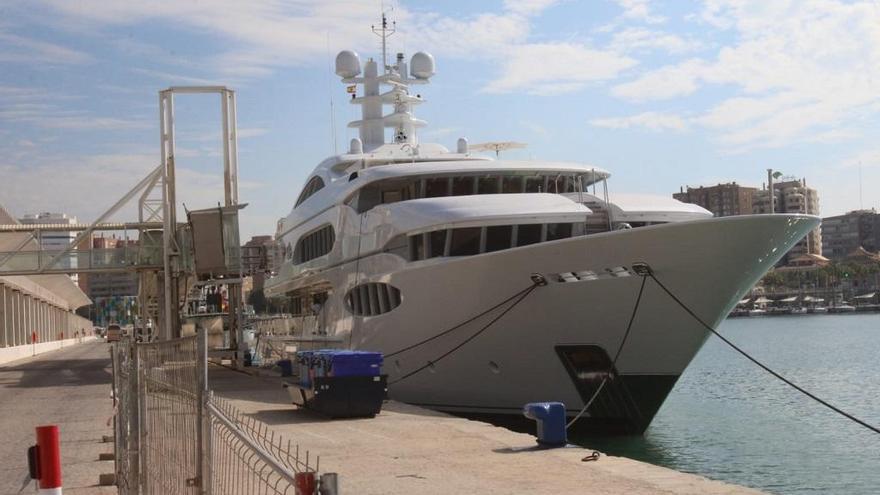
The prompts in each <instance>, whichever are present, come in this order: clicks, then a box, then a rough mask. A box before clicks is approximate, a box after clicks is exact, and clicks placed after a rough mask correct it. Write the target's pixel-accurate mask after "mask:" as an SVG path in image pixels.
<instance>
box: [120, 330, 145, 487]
mask: <svg viewBox="0 0 880 495" xmlns="http://www.w3.org/2000/svg"><path fill="white" fill-rule="evenodd" d="M124 342H125V345H126V346H128V348H129V353H130V354H129V358H130V359H129V362H130V363H131V369H130V370H129V372H128V383H127V384H126V385H127V386H128V387H129V391H128V399H129V407H130V408H131V420H130V421H131V422H130V423H129V439H128V442H129V445H128V455H129V458H128V468H129V470H130V472H131V477H130V479H129V483H130V484H129V487H134V489H135V490H136V491H137V493H143V492H142V491H141V476H140V474H141V473H140V471H141V469H140V468H141V455H140V454H141V417H140V416H141V414H140V413H141V411H140V407H141V402H143V401H142V400H141V397H140V384H139V382H140V369H141V366H140V356H139V355H138V349H137V348H136V347H135V345H134V343H133V342H132V341H131V340H130V339H125V340H124ZM132 430H133V431H132Z"/></svg>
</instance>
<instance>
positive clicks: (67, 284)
mask: <svg viewBox="0 0 880 495" xmlns="http://www.w3.org/2000/svg"><path fill="white" fill-rule="evenodd" d="M0 223H2V224H17V223H19V222H18V220H16V219H15V217H13V216H12V215H11V214H9V212H8V211H6V209H5V208H3V207H2V206H0ZM29 236H30V234H26V233H23V232H22V233H0V252H10V251H15V249H16V248H17V247H19V246H20V245H21V243H22V242H25V240H26V239H27V238H28V237H29ZM22 250H23V251H36V250H37V243H36V241H34V240H33V239H31V240H29V241H27V243H26V245H25V246H24V248H23V249H22ZM0 275H2V271H0ZM2 278H4V279H6V280H7V282H8V283H10V284H13V285H16V286H19V287H21V288H23V290H27V291H29V292H40V293H39V294H35V295H38V296H40V297H45V298H46V299H52V300H53V302H55V303H58V304H59V305H61V306H65V305H66V306H67V308H68V309H76V308H79V307H80V306H85V305H88V304H91V302H92V301H91V300H90V299H89V298H88V296H86V294H85V293H84V292H83V291H82V290H80V288H79V286H77V285H76V284H75V283H73V280H71V279H70V277H68V276H67V275H31V276H27V277H23V276H9V277H2ZM31 284H33V286H32V285H31ZM36 286H39V288H40V289H43V290H46V291H48V292H49V293H51V294H52V296H54V297H52V296H49V295H48V294H43V293H42V291H41V290H40V289H37V287H36ZM55 298H60V299H61V300H62V301H63V303H62V301H57V300H55Z"/></svg>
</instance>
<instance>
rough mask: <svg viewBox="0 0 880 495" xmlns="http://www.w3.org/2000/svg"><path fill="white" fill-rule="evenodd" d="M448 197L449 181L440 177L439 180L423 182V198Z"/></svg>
mask: <svg viewBox="0 0 880 495" xmlns="http://www.w3.org/2000/svg"><path fill="white" fill-rule="evenodd" d="M448 195H449V179H448V178H446V177H441V178H439V179H427V180H425V197H426V198H436V197H440V196H448Z"/></svg>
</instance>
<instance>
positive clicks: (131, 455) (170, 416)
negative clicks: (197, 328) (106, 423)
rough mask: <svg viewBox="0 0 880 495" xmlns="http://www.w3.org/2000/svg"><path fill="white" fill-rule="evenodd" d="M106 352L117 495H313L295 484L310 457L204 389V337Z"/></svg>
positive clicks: (307, 470)
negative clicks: (109, 367) (109, 359)
mask: <svg viewBox="0 0 880 495" xmlns="http://www.w3.org/2000/svg"><path fill="white" fill-rule="evenodd" d="M111 352H112V356H113V359H112V364H113V397H114V402H115V404H114V407H115V411H116V414H115V417H114V421H115V442H116V443H115V450H116V455H115V458H116V475H117V486H118V489H119V493H121V494H123V495H128V494H163V495H164V494H169V495H175V494H186V495H200V494H223V495H227V494H228V495H236V494H294V493H295V494H297V495H298V494H303V495H305V494H307V493H308V494H311V493H316V491H315V490H317V489H318V483H312V484H311V485H308V484H306V485H302V484H301V481H300V480H301V479H305V478H308V479H312V480H317V479H318V478H317V473H318V468H319V463H320V460H319V459H318V458H316V457H313V456H311V455H310V453H309V452H307V451H305V450H302V453H301V450H300V448H299V446H298V445H296V444H293V443H292V442H290V441H289V440H285V439H283V438H282V437H281V436H280V435H278V434H276V433H274V432H273V431H272V430H271V429H270V428H269V427H268V426H267V425H265V424H264V423H262V422H260V421H257V420H256V419H254V418H252V417H250V416H248V415H245V414H242V413H241V412H239V411H238V410H236V409H235V407H234V406H233V405H232V403H231V402H229V401H226V400H223V399H221V398H218V397H214V396H213V394H212V393H211V392H210V391H209V389H208V378H207V367H208V360H207V350H206V340H205V337H204V334H200V335H198V336H193V337H185V338H181V339H174V340H168V341H160V342H151V343H134V342H132V341H131V339H123V340H121V341H120V342H118V343H116V344H114V345H113V346H112V351H111ZM327 479H328V483H326V485H329V484H330V483H329V482H330V481H332V484H333V491H330V490H325V489H322V491H321V493H334V494H335V493H336V492H335V476H331V477H328V478H327ZM298 484H299V485H298ZM298 486H312V487H313V488H309V489H308V491H303V490H302V489H301V488H298ZM324 488H331V487H330V486H325V487H324Z"/></svg>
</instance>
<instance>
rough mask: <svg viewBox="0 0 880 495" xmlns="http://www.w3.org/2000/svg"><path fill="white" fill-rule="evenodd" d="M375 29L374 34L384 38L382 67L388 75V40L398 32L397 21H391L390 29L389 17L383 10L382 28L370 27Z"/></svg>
mask: <svg viewBox="0 0 880 495" xmlns="http://www.w3.org/2000/svg"><path fill="white" fill-rule="evenodd" d="M370 27H371V28H372V29H373V34H375V35H376V36H378V37H380V38H382V67H383V68H384V72H383V73H384V74H387V73H388V69H389V68H390V67H388V47H387V40H388V38H390V37H391V35H392V34H394V33H396V32H397V21H391V27H390V28H389V27H388V17H387V16H386V15H385V9H384V8H383V9H382V28H381V29H376V26H370Z"/></svg>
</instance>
